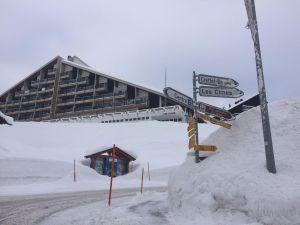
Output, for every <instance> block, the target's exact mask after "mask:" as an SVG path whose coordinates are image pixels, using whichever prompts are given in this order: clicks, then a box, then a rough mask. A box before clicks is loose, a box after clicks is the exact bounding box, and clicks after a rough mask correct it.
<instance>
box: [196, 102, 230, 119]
mask: <svg viewBox="0 0 300 225" xmlns="http://www.w3.org/2000/svg"><path fill="white" fill-rule="evenodd" d="M197 105H198V110H199V111H200V112H202V113H206V114H209V115H214V116H216V117H219V118H223V119H227V120H230V119H233V118H234V117H233V115H232V114H231V113H230V112H229V111H227V110H225V109H221V108H218V107H216V106H213V105H209V104H206V103H204V102H197Z"/></svg>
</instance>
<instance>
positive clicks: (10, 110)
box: [6, 107, 19, 113]
mask: <svg viewBox="0 0 300 225" xmlns="http://www.w3.org/2000/svg"><path fill="white" fill-rule="evenodd" d="M18 111H19V107H18V108H11V109H6V113H11V112H18Z"/></svg>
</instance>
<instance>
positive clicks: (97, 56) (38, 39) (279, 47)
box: [0, 0, 300, 104]
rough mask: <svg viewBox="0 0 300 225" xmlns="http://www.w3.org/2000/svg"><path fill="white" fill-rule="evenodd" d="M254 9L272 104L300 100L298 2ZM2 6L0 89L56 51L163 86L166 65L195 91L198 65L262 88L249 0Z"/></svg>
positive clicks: (36, 0) (266, 2)
mask: <svg viewBox="0 0 300 225" xmlns="http://www.w3.org/2000/svg"><path fill="white" fill-rule="evenodd" d="M256 10H257V17H258V27H259V35H260V41H261V49H262V57H263V66H264V73H265V81H266V88H267V97H268V100H269V102H271V101H274V100H279V99H282V98H288V97H295V96H300V89H299V85H300V73H299V72H300V25H299V22H300V14H299V10H300V1H298V0H259V1H258V0H257V1H256ZM0 11H1V13H0V27H1V35H0V76H1V82H0V93H3V92H4V91H6V90H7V89H9V88H10V87H11V86H12V85H14V84H15V83H16V82H18V81H20V80H21V79H22V78H24V77H25V76H28V75H29V74H30V73H32V72H33V71H34V70H36V69H38V68H39V67H40V66H42V65H43V64H45V63H46V62H48V61H49V60H51V59H52V58H54V57H55V56H57V55H60V56H62V57H64V58H66V57H67V56H68V55H76V56H78V57H80V58H81V59H82V60H84V61H85V62H87V63H88V64H89V65H91V66H92V67H94V68H96V69H97V70H98V71H100V72H103V73H107V74H110V75H113V76H115V77H118V78H121V79H125V80H127V81H130V82H133V83H138V84H144V85H146V86H148V87H153V88H155V89H158V90H162V89H163V88H164V73H165V68H167V86H170V87H173V88H175V89H177V90H180V91H182V92H184V93H186V94H188V95H190V96H192V72H193V70H195V71H196V72H197V73H205V74H212V75H217V76H228V77H232V78H234V79H235V80H237V81H238V82H239V83H240V86H239V88H240V89H241V90H243V91H244V92H245V97H249V96H251V95H254V94H256V93H257V92H258V91H257V79H256V70H255V61H254V49H253V42H252V39H251V35H250V31H249V30H247V29H245V28H244V27H245V25H246V23H247V14H246V10H245V6H244V1H243V0H226V1H222V0H186V1H178V0H151V1H143V0H119V1H118V0H115V1H114V0H107V1H106V0H84V1H83V0H82V1H79V0H69V1H67V0H51V1H50V0H43V1H41V0H27V1H19V0H7V1H5V0H3V1H1V2H0ZM201 99H202V100H203V101H205V102H208V103H217V104H220V103H223V101H224V100H223V99H216V98H203V97H202V98H201ZM224 104H225V101H224Z"/></svg>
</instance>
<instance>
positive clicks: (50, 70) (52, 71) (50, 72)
mask: <svg viewBox="0 0 300 225" xmlns="http://www.w3.org/2000/svg"><path fill="white" fill-rule="evenodd" d="M55 73H56V68H53V69H48V72H47V74H48V75H53V74H55Z"/></svg>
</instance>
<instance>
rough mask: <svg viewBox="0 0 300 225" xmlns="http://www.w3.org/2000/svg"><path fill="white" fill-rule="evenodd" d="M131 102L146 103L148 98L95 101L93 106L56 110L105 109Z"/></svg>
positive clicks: (68, 111)
mask: <svg viewBox="0 0 300 225" xmlns="http://www.w3.org/2000/svg"><path fill="white" fill-rule="evenodd" d="M72 101H73V99H72ZM133 104H136V105H137V104H139V105H140V104H145V105H147V104H148V98H147V97H144V98H137V99H129V100H126V101H116V102H115V103H113V102H104V103H96V104H95V105H94V106H92V105H89V106H76V107H75V108H74V110H73V107H72V108H67V109H60V110H58V111H57V114H63V113H72V112H78V111H86V110H93V109H101V108H103V109H105V108H113V107H123V106H128V105H133Z"/></svg>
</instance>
